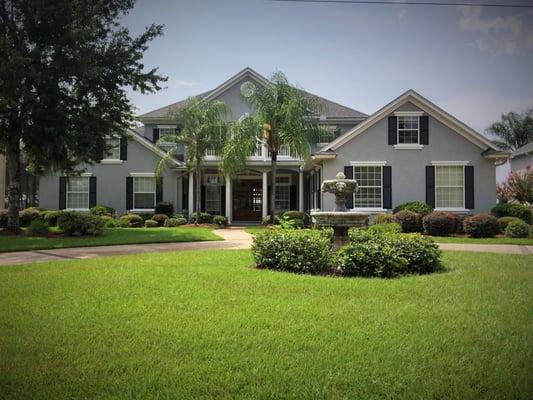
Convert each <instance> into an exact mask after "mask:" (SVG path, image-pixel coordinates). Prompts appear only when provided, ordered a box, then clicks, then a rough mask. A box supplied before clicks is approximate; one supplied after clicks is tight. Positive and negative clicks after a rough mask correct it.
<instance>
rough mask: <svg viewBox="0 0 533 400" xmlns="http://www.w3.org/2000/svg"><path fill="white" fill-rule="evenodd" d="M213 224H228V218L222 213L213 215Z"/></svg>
mask: <svg viewBox="0 0 533 400" xmlns="http://www.w3.org/2000/svg"><path fill="white" fill-rule="evenodd" d="M213 224H215V225H218V226H228V219H227V218H226V217H225V216H224V215H215V216H214V217H213Z"/></svg>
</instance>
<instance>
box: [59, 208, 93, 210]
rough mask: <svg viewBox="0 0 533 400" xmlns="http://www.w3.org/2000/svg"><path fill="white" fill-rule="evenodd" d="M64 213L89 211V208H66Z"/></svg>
mask: <svg viewBox="0 0 533 400" xmlns="http://www.w3.org/2000/svg"><path fill="white" fill-rule="evenodd" d="M64 211H89V209H88V208H65V210H64Z"/></svg>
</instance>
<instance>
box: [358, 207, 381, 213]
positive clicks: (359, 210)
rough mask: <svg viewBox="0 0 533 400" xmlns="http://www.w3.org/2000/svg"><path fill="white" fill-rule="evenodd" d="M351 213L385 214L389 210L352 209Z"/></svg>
mask: <svg viewBox="0 0 533 400" xmlns="http://www.w3.org/2000/svg"><path fill="white" fill-rule="evenodd" d="M348 211H351V212H368V213H385V212H387V211H388V210H387V209H386V208H350V209H349V210H348Z"/></svg>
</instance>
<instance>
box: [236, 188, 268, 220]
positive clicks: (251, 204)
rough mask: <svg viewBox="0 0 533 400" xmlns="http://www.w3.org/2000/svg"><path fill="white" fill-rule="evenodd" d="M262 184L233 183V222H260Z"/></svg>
mask: <svg viewBox="0 0 533 400" xmlns="http://www.w3.org/2000/svg"><path fill="white" fill-rule="evenodd" d="M262 186H263V184H262V182H261V181H260V180H257V181H256V180H241V181H236V182H234V183H233V220H235V221H261V210H262V208H263V187H262Z"/></svg>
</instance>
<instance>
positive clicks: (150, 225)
mask: <svg viewBox="0 0 533 400" xmlns="http://www.w3.org/2000/svg"><path fill="white" fill-rule="evenodd" d="M165 217H166V215H165ZM167 219H168V217H167ZM144 226H145V227H146V228H157V227H158V226H159V222H157V221H154V220H153V219H147V220H146V221H144Z"/></svg>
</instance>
